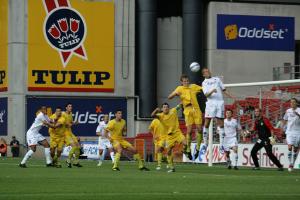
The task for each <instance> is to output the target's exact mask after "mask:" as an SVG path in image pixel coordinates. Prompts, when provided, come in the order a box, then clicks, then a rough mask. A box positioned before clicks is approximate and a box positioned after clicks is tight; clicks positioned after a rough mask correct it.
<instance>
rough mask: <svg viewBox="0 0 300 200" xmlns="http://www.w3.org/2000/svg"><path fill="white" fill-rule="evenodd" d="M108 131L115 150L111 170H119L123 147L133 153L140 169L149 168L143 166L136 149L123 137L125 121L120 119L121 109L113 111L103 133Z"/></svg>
mask: <svg viewBox="0 0 300 200" xmlns="http://www.w3.org/2000/svg"><path fill="white" fill-rule="evenodd" d="M109 133H110V140H111V141H112V144H113V147H114V149H115V150H116V154H115V160H114V164H113V167H112V170H113V171H120V169H119V162H120V157H121V154H122V151H123V149H126V150H128V151H130V152H132V153H133V154H134V155H133V158H134V159H135V160H136V161H138V168H139V169H140V170H142V171H149V169H148V168H146V167H145V166H144V161H143V160H142V159H141V157H140V155H139V154H138V152H137V150H136V149H135V148H134V147H133V146H132V145H131V144H130V143H129V142H128V141H126V140H125V139H124V138H123V136H125V133H126V121H125V120H124V119H122V111H121V110H117V111H116V112H115V119H113V120H110V121H109V122H108V124H107V127H106V129H105V134H106V135H108V134H109Z"/></svg>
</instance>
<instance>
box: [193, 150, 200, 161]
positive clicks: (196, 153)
mask: <svg viewBox="0 0 300 200" xmlns="http://www.w3.org/2000/svg"><path fill="white" fill-rule="evenodd" d="M198 156H199V150H197V149H196V152H195V154H194V158H195V159H197V158H198Z"/></svg>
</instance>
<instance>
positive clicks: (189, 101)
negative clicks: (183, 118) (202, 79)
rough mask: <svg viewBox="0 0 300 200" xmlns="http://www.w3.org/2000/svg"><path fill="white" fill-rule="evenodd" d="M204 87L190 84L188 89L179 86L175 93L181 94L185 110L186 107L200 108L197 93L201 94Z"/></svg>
mask: <svg viewBox="0 0 300 200" xmlns="http://www.w3.org/2000/svg"><path fill="white" fill-rule="evenodd" d="M201 90H202V87H201V86H199V85H197V84H190V85H189V86H188V87H185V86H178V87H177V88H176V89H175V91H174V92H176V93H180V96H179V97H180V100H181V102H182V105H183V108H185V107H186V106H189V105H190V106H193V107H195V108H199V104H198V101H197V93H199V92H201Z"/></svg>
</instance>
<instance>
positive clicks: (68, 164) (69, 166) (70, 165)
mask: <svg viewBox="0 0 300 200" xmlns="http://www.w3.org/2000/svg"><path fill="white" fill-rule="evenodd" d="M66 163H67V166H68V168H72V164H71V163H70V162H68V160H66Z"/></svg>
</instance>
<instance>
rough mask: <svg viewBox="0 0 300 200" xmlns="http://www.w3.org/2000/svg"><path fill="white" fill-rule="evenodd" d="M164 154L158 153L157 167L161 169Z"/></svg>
mask: <svg viewBox="0 0 300 200" xmlns="http://www.w3.org/2000/svg"><path fill="white" fill-rule="evenodd" d="M161 162H162V153H157V166H158V167H161Z"/></svg>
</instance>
